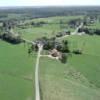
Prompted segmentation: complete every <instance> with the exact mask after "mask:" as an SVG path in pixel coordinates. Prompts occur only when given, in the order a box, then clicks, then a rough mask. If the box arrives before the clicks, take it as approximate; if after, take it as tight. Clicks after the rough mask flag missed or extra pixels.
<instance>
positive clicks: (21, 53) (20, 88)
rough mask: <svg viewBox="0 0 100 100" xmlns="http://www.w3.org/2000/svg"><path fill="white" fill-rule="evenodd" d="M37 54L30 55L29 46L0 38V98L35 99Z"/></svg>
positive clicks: (10, 99) (15, 99)
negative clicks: (14, 43) (10, 42)
mask: <svg viewBox="0 0 100 100" xmlns="http://www.w3.org/2000/svg"><path fill="white" fill-rule="evenodd" d="M33 64H34V65H35V54H34V55H33V57H29V55H28V53H27V46H26V47H24V45H23V44H21V45H11V44H8V43H6V42H3V41H1V40H0V98H2V100H33V99H32V98H34V66H33Z"/></svg>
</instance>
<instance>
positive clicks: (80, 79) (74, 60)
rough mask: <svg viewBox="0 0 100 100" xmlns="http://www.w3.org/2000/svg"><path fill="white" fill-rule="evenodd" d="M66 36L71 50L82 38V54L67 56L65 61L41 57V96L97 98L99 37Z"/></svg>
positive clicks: (99, 85)
mask: <svg viewBox="0 0 100 100" xmlns="http://www.w3.org/2000/svg"><path fill="white" fill-rule="evenodd" d="M68 40H69V42H70V45H69V46H70V48H71V50H72V49H75V48H79V47H82V44H83V42H86V44H85V45H84V48H85V49H84V51H83V54H82V55H72V56H69V57H68V62H67V64H61V63H60V62H58V61H53V60H51V59H47V58H43V59H42V60H41V63H40V65H41V67H40V68H41V69H40V73H41V75H42V76H41V91H42V96H43V100H61V99H63V100H66V98H67V99H68V100H94V99H95V100H99V98H100V77H99V76H100V67H99V65H100V51H99V50H100V47H99V43H100V37H98V36H93V37H92V36H87V35H86V36H70V37H68ZM72 44H73V46H72ZM77 44H78V47H77Z"/></svg>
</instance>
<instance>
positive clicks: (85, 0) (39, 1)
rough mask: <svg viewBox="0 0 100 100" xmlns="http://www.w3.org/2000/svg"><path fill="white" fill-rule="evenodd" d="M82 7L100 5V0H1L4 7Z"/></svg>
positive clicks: (1, 5)
mask: <svg viewBox="0 0 100 100" xmlns="http://www.w3.org/2000/svg"><path fill="white" fill-rule="evenodd" d="M77 5H79V6H81V5H90V6H91V5H100V0H0V7H3V6H7V7H8V6H77Z"/></svg>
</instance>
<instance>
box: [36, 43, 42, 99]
mask: <svg viewBox="0 0 100 100" xmlns="http://www.w3.org/2000/svg"><path fill="white" fill-rule="evenodd" d="M38 48H39V49H38V54H37V59H36V66H35V100H40V87H39V60H40V56H41V52H42V50H43V45H41V44H38Z"/></svg>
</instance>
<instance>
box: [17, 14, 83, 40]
mask: <svg viewBox="0 0 100 100" xmlns="http://www.w3.org/2000/svg"><path fill="white" fill-rule="evenodd" d="M77 18H83V17H82V16H60V17H59V16H56V17H48V18H38V19H33V20H28V21H26V23H30V22H32V21H34V22H39V21H44V22H47V23H48V24H46V25H43V26H40V27H34V26H29V27H28V28H26V29H21V28H16V29H15V31H17V32H18V33H20V34H21V36H22V37H23V38H27V39H30V40H34V39H36V38H39V37H42V36H46V37H52V36H55V35H56V34H57V32H60V31H64V30H66V29H67V30H70V31H73V29H72V28H70V27H69V26H68V24H67V23H68V21H69V20H71V19H77ZM60 20H62V21H63V22H64V23H66V24H62V25H59V22H60ZM61 26H64V27H63V28H61Z"/></svg>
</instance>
